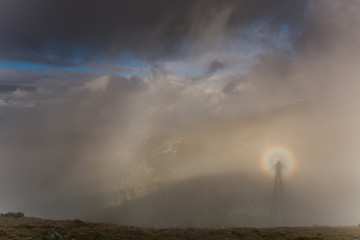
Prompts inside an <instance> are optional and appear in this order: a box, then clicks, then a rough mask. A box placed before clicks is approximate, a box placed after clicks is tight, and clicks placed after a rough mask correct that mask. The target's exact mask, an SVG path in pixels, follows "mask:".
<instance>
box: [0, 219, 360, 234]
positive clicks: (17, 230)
mask: <svg viewBox="0 0 360 240" xmlns="http://www.w3.org/2000/svg"><path fill="white" fill-rule="evenodd" d="M359 237H360V227H355V226H352V227H326V226H325V227H322V226H314V227H277V228H225V229H210V228H207V229H206V228H171V229H155V228H141V227H129V226H118V225H112V224H103V223H89V222H84V221H81V220H72V221H70V220H67V221H54V220H44V219H40V218H29V217H23V218H17V219H15V218H9V217H0V239H2V240H3V239H4V240H6V239H26V240H30V239H31V240H36V239H42V240H58V239H84V240H85V239H86V240H92V239H94V240H95V239H160V240H161V239H200V240H201V239H210V240H211V239H228V240H230V239H289V240H292V239H295V240H306V239H318V240H320V239H334V240H336V239H351V240H354V239H359Z"/></svg>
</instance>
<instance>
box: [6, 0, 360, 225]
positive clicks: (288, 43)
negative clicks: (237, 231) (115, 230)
mask: <svg viewBox="0 0 360 240" xmlns="http://www.w3.org/2000/svg"><path fill="white" fill-rule="evenodd" d="M359 10H360V1H358V0H347V1H341V0H318V1H315V0H313V1H311V0H272V1H268V0H206V1H205V0H182V1H177V0H174V1H167V0H151V1H149V0H132V1H127V0H120V1H118V0H105V1H95V0H78V1H70V0H62V1H47V0H0V129H1V131H0V152H1V153H2V154H1V158H0V189H1V192H2V194H1V196H0V211H2V212H7V211H23V212H25V214H26V215H28V216H35V217H46V218H53V219H72V218H81V219H86V220H92V221H108V222H113V223H122V224H125V225H126V224H127V225H129V224H132V225H141V226H154V227H159V226H165V227H166V226H168V225H166V224H165V223H169V224H170V222H171V224H173V225H171V226H173V227H177V226H214V227H221V226H223V225H225V226H248V225H251V226H253V225H254V226H273V225H274V224H275V223H274V221H273V219H274V216H273V213H272V212H271V211H270V210H269V209H270V208H269V207H267V205H266V204H264V203H263V202H265V203H267V202H271V201H272V200H271V191H272V189H273V187H274V186H273V184H274V181H273V180H274V179H273V178H274V176H273V175H271V174H269V171H270V172H271V169H270V170H269V169H268V172H266V169H264V166H265V165H266V164H265V165H264V162H262V161H263V158H266V156H265V157H264V153H269V152H271V151H273V150H274V149H273V147H274V146H277V147H275V149H276V151H280V152H282V151H285V153H282V155H281V156H283V157H284V158H288V160H286V161H290V162H291V161H292V163H291V166H290V165H289V168H290V167H292V168H293V169H291V174H289V176H284V181H283V183H284V189H285V194H286V195H287V197H286V199H287V202H288V204H287V206H286V207H285V206H284V212H286V219H285V220H284V222H283V223H281V224H283V225H289V226H295V225H296V226H298V225H313V224H318V225H355V224H356V225H357V224H358V223H360V207H359V206H358V202H359V200H360V194H359V193H358V191H357V189H359V185H360V177H359V176H360V175H359V174H358V173H359V171H360V162H359V161H358V159H359V157H360V151H359V150H358V146H357V143H358V141H359V140H360V138H359V136H360V135H359V131H360V125H359V120H360V110H359V108H358V107H357V102H358V101H359V100H360V99H359V94H358V89H360V88H359V87H360V83H359V76H360V71H359V68H358V65H359V63H360V30H359V29H360V28H359V25H360V17H359V15H358V12H359ZM279 146H280V147H279ZM279 149H280V150H279ZM274 151H275V150H274ZM289 159H290V160H289ZM284 161H285V160H284ZM267 164H268V165H269V163H267ZM265 167H266V166H265ZM289 172H290V170H289ZM233 175H235V176H237V177H238V178H239V179H238V180H236V181H235V180H233V178H231V177H230V176H233ZM219 176H221V177H219ZM204 179H205V180H204ZM214 179H215V180H214ZM219 179H220V180H219ZM231 179H232V180H231ZM235 179H237V178H235ZM234 181H235V182H237V181H239V186H238V185H237V184H234ZM189 182H191V183H194V184H189ZM199 182H201V183H202V184H204V185H201V184H200V185H199V184H195V183H199ZM230 182H231V183H230ZM214 184H215V185H216V186H217V187H216V186H215V185H214ZM210 186H211V187H210ZM244 186H246V187H244ZM195 187H199V188H202V189H203V188H209V189H212V190H211V193H210V192H205V193H202V192H201V191H200V192H199V191H197V190H192V191H190V190H189V189H193V188H195ZM169 189H172V190H169ZM224 189H225V190H224ZM229 189H230V190H229ZM185 190H186V191H185ZM182 191H183V192H182ZM184 191H185V192H186V193H185V192H184ZM224 191H225V192H226V194H227V195H226V194H225V195H226V196H227V198H229V199H230V198H231V199H232V200H234V199H235V200H236V199H239V201H238V203H236V204H235V203H234V204H232V205H231V207H229V208H227V209H223V208H222V207H219V206H222V205H221V204H220V203H221V202H222V200H219V199H220V198H221V196H223V195H222V194H223V192H224ZM253 191H255V192H261V193H262V194H260V195H259V194H252V192H253ZM174 192H175V193H177V194H179V195H180V198H181V197H183V198H184V199H187V200H188V201H190V202H191V204H192V205H191V209H192V208H194V209H197V210H199V209H202V210H201V211H200V210H199V211H200V212H199V211H194V213H193V214H190V215H189V216H190V217H188V218H186V219H187V220H186V221H185V220H184V219H185V217H184V218H181V217H178V218H176V217H174V214H175V213H173V214H170V213H171V211H170V210H168V209H166V208H162V207H154V206H153V205H152V204H154V202H162V201H165V200H164V199H169V200H168V201H165V203H166V204H167V203H168V202H171V201H174V202H178V200H174V199H172V198H171V197H169V196H168V195H169V194H172V195H173V194H174ZM190 192H191V193H190ZM182 193H183V194H182ZM208 194H214V195H215V196H216V197H214V198H209V197H207V196H208ZM168 197H169V198H168ZM241 198H242V200H240V199H241ZM154 199H156V200H154ZM189 199H190V200H189ZM199 199H201V201H200V200H199ZM210 199H212V200H210ZM244 199H247V200H246V201H245V200H244ZM196 201H198V202H196ZM180 202H182V201H180ZM183 202H184V204H185V202H187V201H183ZM204 202H206V204H207V205H206V204H205V205H204V206H208V208H201V206H202V205H203V204H204ZM235 202H236V201H235ZM244 202H253V203H254V204H252V205H249V204H247V205H246V204H244ZM145 203H146V204H145ZM165 203H164V205H166V204H165ZM132 204H133V205H132ZM216 204H217V205H216ZM131 206H138V207H137V210H136V211H138V212H140V213H136V212H133V216H138V215H139V216H138V217H132V218H126V219H125V218H119V215H120V214H121V213H123V212H124V211H125V212H126V211H127V212H129V211H130V210H129V209H131ZM144 206H148V207H147V208H150V209H156V211H155V210H154V211H153V212H151V213H149V214H148V215H147V216H148V219H145V220H144V216H141V215H142V214H141V211H143V208H145V207H144ZM171 206H172V205H171ZM189 206H190V205H189ZM214 206H217V207H216V209H217V210H218V211H215V212H213V213H211V209H210V208H214ZM229 206H230V205H229ZM173 207H174V208H175V206H173ZM176 208H181V209H186V208H187V205H180V206H177V205H176ZM285 208H286V209H288V210H286V211H285ZM109 209H114V210H113V212H115V213H118V214H113V213H112V214H110V215H111V216H110V215H109V214H108V212H109ZM124 209H125V210H124ZM189 209H190V207H189ZM221 209H223V210H221ZM140 210H141V211H140ZM147 210H148V209H147ZM134 211H135V210H134ZM189 211H190V210H189ZM99 212H101V214H99ZM195 212H196V214H195ZM209 212H210V213H209ZM137 214H138V215H137ZM176 214H180V213H176ZM209 214H210V215H211V214H215V215H211V216H218V219H221V221H223V222H216V223H214V222H211V223H209V222H207V220H208V219H209V218H208V217H207V216H209ZM216 214H218V215H216ZM100 215H101V216H102V217H101V218H100V217H99V216H100ZM130 215H132V214H131V211H130ZM220 215H221V216H222V217H219V216H220ZM159 216H161V218H163V220H161V221H160V222H157V223H156V224H155V223H154V221H153V219H155V218H156V219H159V218H160V217H159ZM169 216H171V219H172V220H171V221H169V219H168V218H169ZM249 216H250V217H251V219H253V220H251V221H250V220H249ZM246 219H248V220H246ZM264 219H265V220H264ZM164 224H165V225H164Z"/></svg>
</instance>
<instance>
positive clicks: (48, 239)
mask: <svg viewBox="0 0 360 240" xmlns="http://www.w3.org/2000/svg"><path fill="white" fill-rule="evenodd" d="M43 239H44V240H63V239H64V238H63V236H61V235H60V233H58V232H52V233H47V234H46V235H45V236H44V238H43Z"/></svg>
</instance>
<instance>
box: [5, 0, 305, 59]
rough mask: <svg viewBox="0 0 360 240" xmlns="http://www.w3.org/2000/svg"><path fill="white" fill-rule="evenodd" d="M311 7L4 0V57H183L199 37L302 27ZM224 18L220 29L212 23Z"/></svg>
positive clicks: (197, 0)
mask: <svg viewBox="0 0 360 240" xmlns="http://www.w3.org/2000/svg"><path fill="white" fill-rule="evenodd" d="M306 6H307V1H300V0H292V1H288V0H274V1H266V0H241V1H236V0H221V1H220V0H208V1H203V0H183V1H168V0H153V1H147V0H135V1H126V0H123V1H116V0H108V1H93V0H79V1H70V0H64V1H47V0H32V1H26V0H3V1H1V2H0V58H1V59H6V60H22V61H34V62H42V63H46V64H50V65H74V64H75V63H76V61H75V60H74V59H77V61H78V60H79V59H82V60H84V61H88V60H91V59H93V58H94V57H110V58H111V57H117V56H119V54H121V53H124V52H131V53H134V54H136V55H137V56H142V57H146V58H154V57H155V58H159V57H169V56H179V55H180V53H181V54H183V53H184V50H185V49H187V50H189V47H190V46H191V44H192V43H193V41H195V40H197V39H199V38H202V37H205V38H215V39H216V37H219V36H217V35H221V34H230V33H231V34H235V35H236V34H237V33H238V31H239V29H241V27H243V26H247V25H248V24H250V23H253V22H254V21H264V22H266V23H267V24H268V30H269V31H278V30H279V28H280V26H281V25H282V24H286V25H288V26H290V27H291V28H297V27H299V26H300V25H301V22H302V18H303V14H304V12H305V9H306ZM221 14H223V15H224V16H223V17H222V16H221ZM221 17H222V18H221ZM218 18H221V19H222V25H221V26H217V27H219V28H220V30H219V28H212V26H211V25H212V24H214V22H218V20H219V19H218Z"/></svg>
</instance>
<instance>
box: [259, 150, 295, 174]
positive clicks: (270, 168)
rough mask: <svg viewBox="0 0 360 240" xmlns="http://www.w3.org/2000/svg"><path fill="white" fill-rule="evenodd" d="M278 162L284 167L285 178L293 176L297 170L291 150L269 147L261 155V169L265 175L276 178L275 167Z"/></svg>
mask: <svg viewBox="0 0 360 240" xmlns="http://www.w3.org/2000/svg"><path fill="white" fill-rule="evenodd" d="M278 161H281V163H282V164H283V166H284V168H283V169H282V174H283V176H285V177H288V176H291V175H292V174H293V172H294V170H295V164H296V161H295V156H294V154H293V153H292V152H291V150H290V149H288V148H286V147H285V146H282V145H271V146H269V147H267V148H266V149H265V150H264V151H263V152H262V154H261V158H260V167H261V169H262V171H263V172H264V173H265V174H267V175H270V176H274V174H275V165H276V163H277V162H278Z"/></svg>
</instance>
